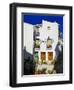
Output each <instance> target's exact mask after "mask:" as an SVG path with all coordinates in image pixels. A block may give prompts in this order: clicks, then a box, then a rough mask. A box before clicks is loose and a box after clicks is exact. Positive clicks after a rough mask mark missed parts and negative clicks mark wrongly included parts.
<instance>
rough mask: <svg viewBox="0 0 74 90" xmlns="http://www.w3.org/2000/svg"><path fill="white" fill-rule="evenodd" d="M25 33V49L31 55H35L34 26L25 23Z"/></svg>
mask: <svg viewBox="0 0 74 90" xmlns="http://www.w3.org/2000/svg"><path fill="white" fill-rule="evenodd" d="M23 28H24V31H23V33H24V34H23V41H24V47H26V51H27V52H29V53H30V54H33V46H34V45H33V44H34V43H33V25H31V24H28V23H24V25H23Z"/></svg>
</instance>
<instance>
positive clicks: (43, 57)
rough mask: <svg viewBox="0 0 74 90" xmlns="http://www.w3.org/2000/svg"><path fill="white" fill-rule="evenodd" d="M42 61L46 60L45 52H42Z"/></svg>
mask: <svg viewBox="0 0 74 90" xmlns="http://www.w3.org/2000/svg"><path fill="white" fill-rule="evenodd" d="M41 60H46V53H45V52H41Z"/></svg>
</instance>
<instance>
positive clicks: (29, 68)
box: [24, 47, 35, 75]
mask: <svg viewBox="0 0 74 90" xmlns="http://www.w3.org/2000/svg"><path fill="white" fill-rule="evenodd" d="M34 72H35V62H34V59H33V55H32V54H30V53H29V52H27V51H26V47H25V48H24V75H33V74H34Z"/></svg>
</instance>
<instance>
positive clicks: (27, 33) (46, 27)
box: [24, 20, 59, 61]
mask: <svg viewBox="0 0 74 90" xmlns="http://www.w3.org/2000/svg"><path fill="white" fill-rule="evenodd" d="M33 27H34V26H33V25H31V24H28V23H24V46H26V50H27V51H28V52H30V53H31V54H33V47H34V41H33V32H34V29H33ZM39 33H40V36H38V37H39V39H40V40H41V41H45V42H46V40H47V38H48V37H50V38H51V39H52V40H53V43H52V48H51V49H47V48H46V43H41V44H40V49H39V50H36V51H37V52H38V55H39V61H41V52H45V53H46V61H48V55H47V53H48V52H53V59H54V57H55V47H56V45H57V43H58V35H59V30H58V23H56V22H48V21H45V20H43V21H42V25H41V27H40V28H39Z"/></svg>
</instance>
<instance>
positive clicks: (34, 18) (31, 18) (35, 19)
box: [23, 14, 63, 33]
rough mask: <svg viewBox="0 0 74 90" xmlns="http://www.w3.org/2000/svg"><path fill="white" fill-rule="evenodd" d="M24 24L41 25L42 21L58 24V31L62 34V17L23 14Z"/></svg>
mask: <svg viewBox="0 0 74 90" xmlns="http://www.w3.org/2000/svg"><path fill="white" fill-rule="evenodd" d="M23 19H24V22H26V23H30V24H33V25H35V24H41V23H42V20H47V21H50V22H55V21H56V22H57V23H58V24H59V30H60V32H62V33H63V16H62V15H40V14H24V17H23Z"/></svg>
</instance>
